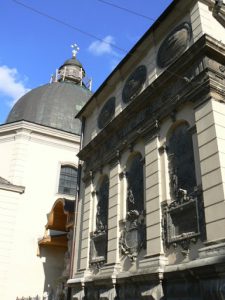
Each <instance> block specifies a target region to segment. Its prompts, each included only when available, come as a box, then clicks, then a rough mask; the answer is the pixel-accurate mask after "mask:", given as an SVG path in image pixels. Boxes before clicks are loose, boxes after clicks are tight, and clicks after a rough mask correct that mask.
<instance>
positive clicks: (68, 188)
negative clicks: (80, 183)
mask: <svg viewBox="0 0 225 300" xmlns="http://www.w3.org/2000/svg"><path fill="white" fill-rule="evenodd" d="M76 186H77V169H76V168H74V167H71V166H62V167H61V172H60V179H59V189H58V192H59V193H61V194H67V195H74V196H75V193H76Z"/></svg>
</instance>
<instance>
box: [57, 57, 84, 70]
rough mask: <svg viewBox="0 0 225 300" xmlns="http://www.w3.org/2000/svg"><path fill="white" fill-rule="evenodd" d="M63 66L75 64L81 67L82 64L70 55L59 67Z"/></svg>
mask: <svg viewBox="0 0 225 300" xmlns="http://www.w3.org/2000/svg"><path fill="white" fill-rule="evenodd" d="M64 66H77V67H80V68H83V66H82V64H81V63H80V62H79V60H77V59H76V57H71V58H69V59H67V60H66V61H65V62H64V64H63V65H62V66H61V67H60V68H59V69H61V68H62V67H64Z"/></svg>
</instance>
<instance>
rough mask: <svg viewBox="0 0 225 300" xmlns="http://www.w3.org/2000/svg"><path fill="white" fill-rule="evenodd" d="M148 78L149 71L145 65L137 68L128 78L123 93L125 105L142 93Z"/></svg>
mask: <svg viewBox="0 0 225 300" xmlns="http://www.w3.org/2000/svg"><path fill="white" fill-rule="evenodd" d="M146 76H147V69H146V67H145V66H144V65H141V66H139V67H137V68H136V69H135V70H134V72H133V73H132V74H131V75H130V76H129V77H128V79H127V81H126V83H125V85H124V88H123V92H122V99H123V102H124V103H128V102H129V101H131V100H133V99H134V98H135V97H136V96H137V95H138V94H139V92H140V91H141V89H142V86H143V84H144V83H145V80H146Z"/></svg>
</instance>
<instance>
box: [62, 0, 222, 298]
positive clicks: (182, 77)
mask: <svg viewBox="0 0 225 300" xmlns="http://www.w3.org/2000/svg"><path fill="white" fill-rule="evenodd" d="M77 117H78V118H79V119H80V120H81V121H82V124H83V126H82V136H83V139H82V144H81V150H80V151H79V153H78V157H79V160H80V163H81V164H82V172H81V175H80V180H79V182H80V188H79V195H78V196H79V197H78V201H77V213H76V220H75V224H76V225H75V228H76V230H75V235H74V238H75V243H74V244H75V250H74V253H75V256H74V260H73V262H72V272H71V275H72V276H71V278H70V279H69V280H68V286H69V288H70V294H71V296H70V298H68V299H73V300H81V299H85V300H99V299H102V300H103V299H104V300H106V299H107V300H115V299H117V300H126V299H129V300H139V299H148V300H181V299H185V300H186V299H190V300H222V299H224V298H225V272H224V271H225V4H224V1H221V0H216V1H214V0H185V1H182V0H174V1H173V2H172V3H171V5H170V6H169V7H168V8H167V9H166V10H165V12H164V13H163V14H162V15H161V16H160V17H159V19H158V20H157V21H156V22H155V23H154V24H153V25H152V26H151V28H150V29H149V30H148V31H147V32H146V33H145V34H144V36H143V37H142V38H141V39H140V40H139V41H138V43H137V44H136V45H135V46H134V47H133V48H132V49H131V51H130V52H129V53H128V55H127V56H126V57H125V58H124V59H123V60H122V61H121V62H120V64H119V65H118V66H117V67H116V68H115V70H114V71H113V72H112V73H111V75H110V76H109V77H108V78H107V79H106V80H105V82H104V83H103V84H102V86H101V87H100V88H99V89H98V90H97V91H96V92H95V93H94V94H93V95H92V97H91V98H90V99H89V101H88V102H87V103H86V104H85V105H84V107H83V108H82V109H81V110H80V112H79V113H78V114H77Z"/></svg>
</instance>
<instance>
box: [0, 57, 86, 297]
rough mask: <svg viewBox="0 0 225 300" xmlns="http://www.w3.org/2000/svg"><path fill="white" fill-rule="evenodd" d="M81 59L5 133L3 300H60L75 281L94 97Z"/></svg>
mask: <svg viewBox="0 0 225 300" xmlns="http://www.w3.org/2000/svg"><path fill="white" fill-rule="evenodd" d="M75 54H76V53H74V55H73V57H72V58H71V59H69V60H67V61H65V63H64V64H63V65H62V66H61V67H60V68H59V71H58V73H57V74H56V76H55V77H54V78H53V79H52V82H51V83H49V84H45V85H43V86H40V87H38V88H36V89H33V90H32V91H30V92H29V93H27V94H26V95H24V96H23V97H22V98H21V99H19V100H18V102H17V103H16V104H15V105H14V107H13V108H12V110H11V112H10V113H9V116H8V118H7V120H6V122H5V123H4V124H2V125H1V126H0V165H1V168H0V176H1V177H0V232H1V237H0V298H1V299H4V300H16V299H18V300H19V299H23V300H25V299H29V300H31V299H35V300H42V299H53V297H55V298H56V297H57V299H59V298H60V297H62V296H63V293H64V285H65V284H66V281H67V280H68V278H69V267H70V265H69V264H70V262H69V260H70V255H71V252H70V251H71V248H72V246H71V240H72V236H73V219H74V207H75V204H74V201H75V194H76V180H77V172H78V158H77V157H76V153H77V152H78V151H79V146H80V121H79V120H75V119H74V116H75V114H76V112H78V111H79V110H80V108H81V107H82V106H83V105H84V104H85V103H86V102H87V100H88V99H89V97H90V95H91V92H90V91H89V90H88V89H87V88H86V87H85V86H84V84H83V81H82V80H83V77H84V70H83V67H82V65H81V64H80V62H79V61H78V60H77V59H76V55H75Z"/></svg>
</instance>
